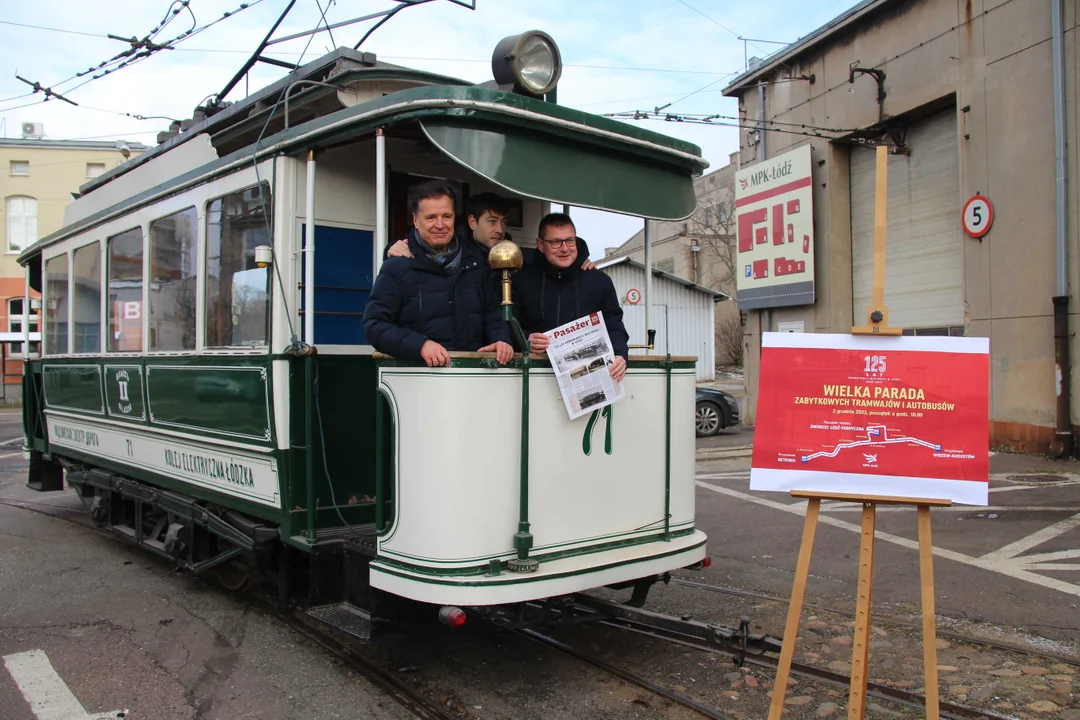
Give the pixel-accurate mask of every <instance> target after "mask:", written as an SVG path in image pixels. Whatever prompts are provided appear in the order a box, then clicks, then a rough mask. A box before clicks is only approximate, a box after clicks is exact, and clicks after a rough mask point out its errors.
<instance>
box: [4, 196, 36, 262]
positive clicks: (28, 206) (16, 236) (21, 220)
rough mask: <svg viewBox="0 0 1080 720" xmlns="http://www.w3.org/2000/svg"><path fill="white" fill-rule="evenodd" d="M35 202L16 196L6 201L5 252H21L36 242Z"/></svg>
mask: <svg viewBox="0 0 1080 720" xmlns="http://www.w3.org/2000/svg"><path fill="white" fill-rule="evenodd" d="M37 239H38V238H37V200H35V199H34V198H32V197H26V196H22V195H16V196H14V197H9V198H8V199H7V251H8V252H22V251H23V250H25V249H26V248H28V247H30V246H31V245H33V244H34V243H35V242H37Z"/></svg>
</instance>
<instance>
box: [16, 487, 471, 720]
mask: <svg viewBox="0 0 1080 720" xmlns="http://www.w3.org/2000/svg"><path fill="white" fill-rule="evenodd" d="M0 505H5V506H7V507H13V508H18V509H20V510H26V511H28V512H32V513H36V514H38V515H44V516H46V517H50V518H53V519H55V520H59V521H61V522H64V523H67V524H68V525H72V526H74V527H76V528H79V529H80V530H85V531H88V532H90V533H92V534H94V535H97V536H98V537H101V538H106V539H109V540H114V541H119V542H120V543H121V544H123V545H124V546H125V547H130V544H129V543H127V542H124V541H123V538H120V537H118V536H117V535H116V534H114V533H112V532H109V531H108V530H102V529H100V528H97V527H95V526H94V525H92V524H89V522H88V518H87V516H86V515H84V514H78V513H73V514H72V516H68V515H67V513H66V512H65V510H66V509H65V508H59V507H57V506H55V505H50V504H47V503H37V502H31V501H26V500H11V499H8V498H0ZM50 510H51V511H52V512H50ZM83 519H86V520H87V521H86V522H84V521H82V520H83ZM221 589H222V590H223V591H224V592H229V593H235V592H236V591H232V590H228V589H227V588H221ZM238 594H240V595H242V596H243V597H244V599H245V600H247V601H249V602H251V603H252V605H253V606H255V607H256V608H258V609H259V610H260V611H262V612H263V613H265V614H266V615H268V616H269V617H272V618H274V619H275V620H277V621H278V622H280V623H281V624H282V625H284V626H285V627H288V628H289V629H291V630H293V631H295V632H297V633H299V634H300V635H302V636H304V637H305V638H307V639H308V640H309V641H311V642H313V643H315V644H316V645H318V646H319V647H321V648H322V649H323V650H325V651H326V652H328V653H330V655H332V656H333V657H334V658H336V659H337V660H339V661H341V662H342V663H343V664H344V665H345V666H346V667H348V668H349V669H350V670H353V671H354V672H356V673H357V674H358V675H360V676H361V677H363V678H364V679H366V680H367V681H368V682H370V683H371V684H372V685H374V686H375V687H377V688H378V689H379V690H381V691H382V692H383V693H384V694H385V695H386V696H387V697H388V698H389V699H391V700H392V701H393V702H395V703H397V704H398V705H400V706H401V707H403V708H404V709H405V710H407V711H408V712H410V713H412V714H413V715H415V716H416V717H417V718H420V720H461V715H459V714H457V713H451V712H448V711H446V710H444V709H443V708H442V707H440V706H439V705H438V704H436V703H434V702H432V701H431V700H429V699H428V698H426V697H424V695H423V694H422V693H420V692H419V691H417V690H415V689H414V688H412V687H410V686H409V685H408V684H406V683H404V682H402V681H401V680H399V679H398V678H397V677H395V675H394V673H393V672H392V671H391V670H388V669H386V668H385V667H382V666H380V665H379V664H378V663H376V662H374V661H373V660H371V659H369V658H366V657H364V656H363V655H362V654H360V653H359V652H358V651H357V650H356V649H355V648H354V647H353V646H352V644H351V643H350V642H349V641H347V640H344V639H342V638H339V637H337V636H336V635H335V634H334V633H332V632H330V631H329V630H327V629H326V628H325V627H324V626H323V625H321V624H319V623H317V622H316V621H314V620H311V619H309V618H308V617H307V616H306V615H304V614H303V613H301V612H299V611H285V612H283V611H282V610H281V609H280V608H278V607H277V604H276V602H275V601H273V600H271V599H269V598H267V597H264V596H262V595H260V594H258V593H256V592H254V591H251V590H248V591H240V592H239V593H238Z"/></svg>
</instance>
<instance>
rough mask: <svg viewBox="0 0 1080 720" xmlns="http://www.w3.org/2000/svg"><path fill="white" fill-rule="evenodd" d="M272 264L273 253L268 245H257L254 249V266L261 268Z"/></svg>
mask: <svg viewBox="0 0 1080 720" xmlns="http://www.w3.org/2000/svg"><path fill="white" fill-rule="evenodd" d="M273 262H274V251H273V250H272V249H271V248H270V246H269V245H259V246H258V247H256V248H255V264H256V265H258V266H259V267H261V268H264V267H269V266H270V265H271V264H272V263H273Z"/></svg>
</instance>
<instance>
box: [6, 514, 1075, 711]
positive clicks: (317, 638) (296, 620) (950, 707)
mask: <svg viewBox="0 0 1080 720" xmlns="http://www.w3.org/2000/svg"><path fill="white" fill-rule="evenodd" d="M0 505H5V506H9V507H15V508H20V509H23V510H27V511H30V512H34V513H37V514H41V515H45V516H48V517H51V518H54V519H57V520H60V521H62V522H65V523H68V524H70V525H73V526H75V527H78V528H80V529H83V530H88V531H90V532H92V533H94V534H96V535H99V536H101V537H108V538H110V539H113V540H120V539H121V538H119V537H117V536H116V535H115V534H113V533H111V532H108V531H105V530H101V529H99V528H96V527H94V526H93V525H91V524H89V523H88V522H86V521H83V518H85V517H86V516H84V515H82V514H71V513H68V512H67V509H66V508H60V507H57V506H55V505H50V504H46V503H36V502H31V501H24V500H12V499H6V498H0ZM125 545H127V543H125ZM671 583H672V584H675V585H681V586H684V587H689V588H696V589H701V590H706V591H710V592H716V593H721V594H728V595H734V596H740V597H748V598H754V599H760V600H766V601H772V602H778V603H786V602H787V600H786V599H784V598H782V597H778V596H772V595H765V594H762V593H754V592H750V591H746V590H740V589H737V588H726V587H722V586H716V585H709V584H707V583H699V582H695V581H691V580H683V579H681V578H673V579H672V580H671ZM240 594H242V595H243V596H244V597H245V598H246V599H248V600H249V601H251V602H252V603H253V604H254V605H255V606H256V607H258V609H260V610H261V611H263V612H264V613H266V614H267V615H269V616H271V617H273V618H275V619H277V620H278V621H279V622H281V623H282V624H283V625H284V626H286V627H289V628H290V629H292V630H294V631H295V632H297V633H299V634H301V635H302V636H304V637H305V638H307V639H308V640H310V641H311V642H313V643H315V644H317V645H319V646H320V647H321V648H322V649H324V650H325V651H326V652H328V653H330V654H331V655H332V656H333V657H334V658H336V659H337V660H339V661H340V662H342V663H343V664H344V665H345V666H346V667H348V668H349V669H351V670H353V671H354V672H356V673H357V674H358V675H360V676H362V677H364V678H365V679H366V680H368V681H369V682H371V683H372V684H373V685H374V686H376V687H378V688H379V689H380V690H381V691H382V692H383V693H385V694H386V696H387V697H388V698H389V699H390V700H392V701H393V702H395V703H396V704H398V705H400V706H401V707H403V708H404V709H405V710H407V711H408V712H410V713H411V714H412V715H414V716H415V717H418V718H421V719H423V720H460V717H461V716H460V714H457V713H453V712H448V711H447V710H446V709H444V708H443V707H441V706H440V705H439V704H437V703H436V702H433V701H432V700H431V699H429V698H427V697H425V696H424V695H423V694H422V693H421V692H419V691H417V690H416V689H414V688H412V687H411V686H410V685H408V684H407V683H404V682H402V681H401V680H400V679H399V678H397V677H396V676H395V673H394V672H393V671H391V670H388V669H387V668H385V667H382V666H381V665H379V664H378V663H377V662H375V661H373V660H371V659H370V658H368V657H365V656H364V655H363V654H362V653H360V652H359V651H358V650H357V648H356V647H355V644H354V643H352V642H350V641H348V640H346V639H343V638H342V637H340V636H339V635H337V634H335V633H333V632H332V631H330V630H329V629H328V628H326V626H324V625H323V624H322V623H318V622H317V621H315V620H314V619H312V618H309V617H308V616H306V615H305V614H303V613H301V612H299V611H285V612H283V611H282V610H280V608H278V607H277V604H276V602H274V601H273V600H272V599H270V598H268V597H266V596H263V595H260V594H258V593H257V592H254V591H252V590H248V591H244V592H242V593H240ZM806 607H808V608H810V609H813V610H817V611H821V612H830V613H833V614H837V615H841V616H844V615H845V613H844V612H843V611H839V610H833V609H831V608H825V607H820V606H813V605H807V606H806ZM577 609H578V611H580V612H585V613H597V610H596V608H595V606H591V603H590V605H580V606H577ZM668 619H669V620H671V621H678V620H679V619H678V618H674V617H668ZM875 621H877V622H882V623H890V624H895V625H899V626H903V627H910V628H913V629H918V627H917V626H916V625H914V624H913V623H908V622H906V621H902V620H899V619H894V618H886V617H875ZM596 622H597V624H600V625H604V626H606V627H610V628H613V629H617V630H623V631H629V632H634V633H637V634H640V635H643V636H647V637H651V638H653V639H656V640H659V641H662V642H667V643H672V644H678V645H683V646H688V647H691V648H694V649H697V650H700V651H704V652H709V653H715V654H720V655H724V656H726V657H735V658H738V659H739V660H741V661H742V662H745V663H746V664H749V665H753V666H756V667H761V668H767V669H769V670H775V668H776V666H777V664H778V660H777V659H776V658H775V657H773V656H771V655H766V654H761V653H758V654H743V655H742V656H741V657H740V653H739V651H738V650H737V649H734V648H732V647H731V646H730V644H729V645H723V644H721V643H710V642H709V641H707V640H704V639H701V638H700V637H690V636H687V635H681V634H680V633H678V632H676V631H673V630H671V629H670V628H661V627H653V626H648V625H645V624H643V623H640V622H634V621H632V620H627V619H624V618H614V617H604V618H601V617H597V620H596ZM516 632H517V633H518V634H520V635H522V636H524V637H526V638H529V639H530V640H532V641H534V642H537V643H542V644H544V645H547V646H549V647H552V648H554V649H557V650H559V651H560V652H563V653H564V654H567V655H570V656H573V657H575V658H577V659H578V660H580V661H582V662H585V663H587V664H589V665H591V666H593V667H596V668H597V669H599V670H601V671H603V672H605V673H607V674H609V675H612V676H614V677H617V678H619V679H620V680H622V681H624V682H627V683H630V684H632V685H636V686H638V687H641V688H643V689H645V690H647V691H649V692H651V693H653V694H655V695H657V696H659V697H664V698H666V699H668V700H670V701H672V702H674V703H676V704H678V705H681V706H683V707H686V708H688V709H690V710H693V711H694V712H696V713H698V714H700V715H702V716H704V717H708V718H711V719H712V720H732V718H731V716H729V715H725V714H724V713H722V712H720V711H718V710H715V709H713V708H710V707H708V706H706V705H704V704H703V703H701V702H700V701H698V700H695V699H694V698H692V697H690V696H688V695H686V694H684V693H681V692H678V691H676V690H674V689H671V688H669V687H667V686H665V685H663V684H661V683H658V682H655V681H653V680H650V679H648V678H647V677H645V676H643V675H640V674H638V673H636V672H634V671H632V670H630V669H627V668H625V667H622V666H619V665H616V664H614V663H611V662H609V661H607V660H605V659H604V658H602V657H599V656H597V655H595V654H593V653H589V652H586V651H584V650H581V649H579V648H576V647H574V646H572V645H570V644H567V643H565V642H562V641H560V640H557V639H555V638H553V637H551V636H549V635H545V634H544V633H541V632H539V631H536V630H532V629H521V630H517V631H516ZM939 634H940V635H942V636H945V637H953V638H955V639H958V640H962V641H966V642H971V643H979V644H984V645H987V646H990V647H995V648H998V649H1002V650H1006V651H1010V652H1016V653H1021V654H1026V655H1031V656H1038V657H1044V658H1048V659H1053V660H1058V661H1061V662H1065V663H1069V664H1071V665H1080V661H1077V660H1075V659H1072V658H1068V657H1066V656H1060V655H1056V654H1052V653H1041V652H1038V651H1032V650H1027V649H1024V648H1020V647H1017V646H1012V645H1008V644H1004V643H995V642H993V641H986V640H981V639H979V638H972V637H969V636H964V635H960V634H958V633H947V632H939ZM791 672H792V674H793V675H796V676H800V677H805V678H812V679H815V680H820V681H822V682H825V683H828V684H832V685H834V686H836V687H839V688H847V687H848V686H849V685H850V678H849V677H848V676H846V675H843V674H840V673H837V672H833V671H830V670H826V669H823V668H818V667H814V666H810V665H805V664H801V663H793V664H792V668H791ZM867 696H868V697H872V698H875V699H878V700H884V701H888V702H893V703H897V704H900V705H904V706H907V707H911V708H916V709H923V708H925V704H926V700H925V697H924V696H922V695H919V694H918V693H913V692H910V691H907V690H902V689H899V688H893V687H889V686H887V685H883V684H879V683H874V682H869V683H868V685H867ZM940 709H941V717H942V718H947V719H949V720H1009V719H1008V718H1006V717H1003V716H1000V715H996V714H993V713H991V712H988V711H984V710H977V709H975V708H970V707H966V706H962V705H955V704H952V703H948V702H941V703H940Z"/></svg>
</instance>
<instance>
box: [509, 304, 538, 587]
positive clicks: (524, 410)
mask: <svg viewBox="0 0 1080 720" xmlns="http://www.w3.org/2000/svg"><path fill="white" fill-rule="evenodd" d="M504 307H507V306H504ZM531 363H532V358H531V356H530V354H529V349H528V348H526V349H525V352H523V353H522V354H521V458H520V469H519V478H520V490H519V491H518V531H517V532H516V533H515V534H514V549H515V550H516V551H517V557H516V558H513V559H512V560H509V561H507V563H506V568H507V569H508V570H509V571H510V572H515V573H531V572H536V570H537V569H538V568H539V567H540V563H539V562H537V561H536V560H535V559H534V558H531V557H529V550H531V549H532V547H533V535H532V533H531V532H530V531H529V528H530V526H529V367H530V365H531Z"/></svg>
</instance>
